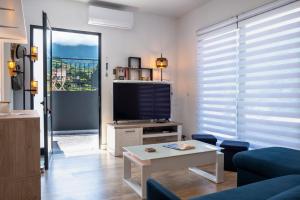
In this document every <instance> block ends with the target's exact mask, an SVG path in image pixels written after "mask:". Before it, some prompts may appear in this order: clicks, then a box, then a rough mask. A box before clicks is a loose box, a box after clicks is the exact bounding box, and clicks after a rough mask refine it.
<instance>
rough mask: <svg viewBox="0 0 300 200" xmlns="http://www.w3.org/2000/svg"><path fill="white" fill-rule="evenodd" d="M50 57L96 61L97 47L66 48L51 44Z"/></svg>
mask: <svg viewBox="0 0 300 200" xmlns="http://www.w3.org/2000/svg"><path fill="white" fill-rule="evenodd" d="M52 56H53V57H60V58H84V59H98V48H97V46H88V45H77V46H68V45H61V44H57V43H53V45H52Z"/></svg>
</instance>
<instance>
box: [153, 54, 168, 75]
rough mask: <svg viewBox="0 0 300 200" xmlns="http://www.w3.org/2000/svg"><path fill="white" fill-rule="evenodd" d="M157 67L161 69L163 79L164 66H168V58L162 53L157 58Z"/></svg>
mask: <svg viewBox="0 0 300 200" xmlns="http://www.w3.org/2000/svg"><path fill="white" fill-rule="evenodd" d="M156 67H157V68H159V69H160V79H161V81H163V68H167V67H168V59H167V58H164V57H163V56H162V54H161V56H160V58H157V59H156Z"/></svg>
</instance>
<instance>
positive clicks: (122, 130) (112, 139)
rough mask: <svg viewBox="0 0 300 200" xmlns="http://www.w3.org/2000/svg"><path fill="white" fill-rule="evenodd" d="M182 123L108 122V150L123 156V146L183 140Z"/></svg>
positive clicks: (115, 154)
mask: <svg viewBox="0 0 300 200" xmlns="http://www.w3.org/2000/svg"><path fill="white" fill-rule="evenodd" d="M181 136H182V125H181V124H179V123H176V122H166V123H150V122H149V123H121V124H113V123H110V124H107V150H108V152H110V153H111V154H112V155H114V156H122V153H123V147H127V146H135V145H142V144H154V143H163V142H174V141H179V140H181Z"/></svg>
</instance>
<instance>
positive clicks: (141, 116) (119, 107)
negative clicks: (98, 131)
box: [113, 82, 171, 121]
mask: <svg viewBox="0 0 300 200" xmlns="http://www.w3.org/2000/svg"><path fill="white" fill-rule="evenodd" d="M113 96H114V97H113V99H114V100H113V101H114V102H113V103H114V105H113V109H114V115H113V118H114V121H121V120H124V121H125V120H126V121H127V120H168V119H170V115H171V99H170V98H171V93H170V84H165V83H126V82H124V83H114V84H113Z"/></svg>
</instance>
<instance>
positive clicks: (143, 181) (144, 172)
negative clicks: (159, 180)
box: [141, 166, 151, 199]
mask: <svg viewBox="0 0 300 200" xmlns="http://www.w3.org/2000/svg"><path fill="white" fill-rule="evenodd" d="M150 175H151V171H150V168H149V166H143V167H142V170H141V190H142V198H143V199H146V197H147V180H148V178H149V177H150Z"/></svg>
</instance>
